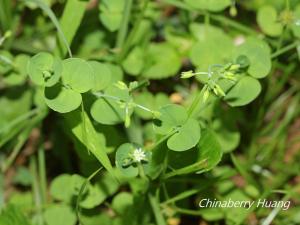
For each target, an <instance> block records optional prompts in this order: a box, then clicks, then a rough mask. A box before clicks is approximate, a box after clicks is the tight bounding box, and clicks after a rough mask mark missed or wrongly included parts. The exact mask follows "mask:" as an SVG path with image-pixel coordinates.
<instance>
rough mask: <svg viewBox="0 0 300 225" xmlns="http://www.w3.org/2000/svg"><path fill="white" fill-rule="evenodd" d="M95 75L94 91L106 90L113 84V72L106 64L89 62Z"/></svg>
mask: <svg viewBox="0 0 300 225" xmlns="http://www.w3.org/2000/svg"><path fill="white" fill-rule="evenodd" d="M89 64H90V66H91V67H92V69H93V73H94V79H95V80H94V87H93V90H94V91H101V90H103V89H105V88H106V87H107V86H108V85H109V84H110V82H111V70H110V69H109V67H108V66H107V65H105V64H104V63H100V62H97V61H91V62H89Z"/></svg>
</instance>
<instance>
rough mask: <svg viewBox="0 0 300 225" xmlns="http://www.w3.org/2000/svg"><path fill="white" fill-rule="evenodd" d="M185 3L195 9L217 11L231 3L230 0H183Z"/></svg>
mask: <svg viewBox="0 0 300 225" xmlns="http://www.w3.org/2000/svg"><path fill="white" fill-rule="evenodd" d="M185 2H186V3H187V4H189V5H190V6H192V7H193V8H195V9H203V10H209V11H213V12H218V11H222V10H224V9H225V8H226V7H228V6H230V5H231V0H197V1H195V0H185Z"/></svg>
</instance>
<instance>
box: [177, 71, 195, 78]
mask: <svg viewBox="0 0 300 225" xmlns="http://www.w3.org/2000/svg"><path fill="white" fill-rule="evenodd" d="M193 76H195V73H194V72H193V71H192V70H189V71H185V72H182V73H181V77H180V78H182V79H187V78H190V77H193Z"/></svg>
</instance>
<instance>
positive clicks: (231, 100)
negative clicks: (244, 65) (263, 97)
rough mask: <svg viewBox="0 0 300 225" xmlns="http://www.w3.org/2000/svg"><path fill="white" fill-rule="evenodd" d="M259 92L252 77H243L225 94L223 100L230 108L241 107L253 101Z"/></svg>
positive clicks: (259, 88)
mask: <svg viewBox="0 0 300 225" xmlns="http://www.w3.org/2000/svg"><path fill="white" fill-rule="evenodd" d="M260 92H261V84H260V83H259V81H258V80H257V79H255V78H253V77H250V76H244V77H242V78H241V79H240V80H239V81H238V83H237V84H235V85H234V86H233V87H232V88H231V89H230V90H229V91H228V92H227V94H226V96H225V98H224V99H225V100H226V101H227V103H228V104H229V105H231V106H243V105H247V104H248V103H250V102H251V101H253V100H254V99H255V98H256V97H257V96H258V95H259V93H260Z"/></svg>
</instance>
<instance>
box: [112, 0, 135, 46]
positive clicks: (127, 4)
mask: <svg viewBox="0 0 300 225" xmlns="http://www.w3.org/2000/svg"><path fill="white" fill-rule="evenodd" d="M132 2H133V0H127V1H125V7H124V11H123V18H122V24H121V28H120V29H119V31H118V36H117V43H116V48H122V46H123V44H124V42H125V38H126V35H127V31H128V24H129V19H130V12H131V8H132Z"/></svg>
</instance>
